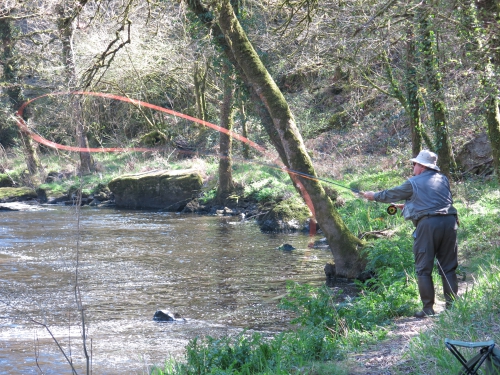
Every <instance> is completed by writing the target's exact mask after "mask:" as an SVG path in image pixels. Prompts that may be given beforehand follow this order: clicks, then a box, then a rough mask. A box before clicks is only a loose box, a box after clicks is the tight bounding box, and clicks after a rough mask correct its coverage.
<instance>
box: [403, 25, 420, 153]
mask: <svg viewBox="0 0 500 375" xmlns="http://www.w3.org/2000/svg"><path fill="white" fill-rule="evenodd" d="M415 48H416V47H415V36H414V34H413V30H410V31H409V32H408V40H407V44H406V85H405V86H406V98H407V99H406V102H407V108H408V112H409V113H408V115H409V118H410V132H411V153H412V156H413V157H416V156H417V155H418V153H419V152H420V151H421V150H422V122H421V120H420V102H419V99H418V81H417V67H416V64H417V59H416V56H415Z"/></svg>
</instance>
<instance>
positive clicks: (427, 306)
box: [360, 150, 458, 318]
mask: <svg viewBox="0 0 500 375" xmlns="http://www.w3.org/2000/svg"><path fill="white" fill-rule="evenodd" d="M411 161H412V162H413V177H411V178H409V179H408V180H407V181H405V182H404V183H403V184H401V185H400V186H397V187H394V188H392V189H387V190H383V191H380V192H373V191H367V192H363V193H360V194H361V195H362V196H363V197H365V198H366V199H368V200H370V201H377V202H384V203H390V202H396V201H401V200H405V201H406V202H405V204H404V205H397V206H398V207H399V208H402V210H403V216H404V218H405V219H406V220H411V221H412V222H413V224H414V225H415V227H416V229H415V231H414V232H413V255H414V257H415V269H416V272H417V280H418V291H419V294H420V299H421V300H422V304H423V308H422V311H419V312H417V313H416V314H415V315H414V316H415V317H416V318H425V317H427V316H431V315H434V309H433V307H434V284H433V281H432V269H433V267H434V258H436V259H437V261H438V267H439V274H440V275H441V279H442V282H443V292H444V296H445V299H446V308H450V307H451V305H452V303H453V299H454V298H455V297H456V295H457V292H458V280H457V275H456V268H457V266H458V257H457V229H458V219H457V210H456V209H455V207H453V199H452V195H451V190H450V183H449V181H448V179H447V178H446V176H444V175H443V174H441V173H439V167H438V166H437V165H436V162H437V155H436V154H435V153H433V152H430V151H428V150H422V151H421V152H420V153H419V154H418V156H417V157H416V158H413V159H411Z"/></svg>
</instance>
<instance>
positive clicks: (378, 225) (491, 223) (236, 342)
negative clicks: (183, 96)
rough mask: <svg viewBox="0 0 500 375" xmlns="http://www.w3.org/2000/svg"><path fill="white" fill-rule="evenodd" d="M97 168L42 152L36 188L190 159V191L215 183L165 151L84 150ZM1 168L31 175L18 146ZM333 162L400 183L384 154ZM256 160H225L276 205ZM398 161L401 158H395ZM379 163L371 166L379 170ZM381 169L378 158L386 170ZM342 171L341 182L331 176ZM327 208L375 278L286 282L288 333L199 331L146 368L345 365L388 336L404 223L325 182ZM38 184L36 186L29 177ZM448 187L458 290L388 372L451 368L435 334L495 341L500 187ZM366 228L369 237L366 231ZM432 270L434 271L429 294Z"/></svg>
mask: <svg viewBox="0 0 500 375" xmlns="http://www.w3.org/2000/svg"><path fill="white" fill-rule="evenodd" d="M96 162H97V163H99V164H98V165H99V166H100V167H99V169H98V171H97V172H96V173H94V174H91V175H88V176H77V175H75V174H74V173H70V172H74V170H75V169H76V164H77V162H76V160H75V159H72V158H70V157H69V156H66V155H51V156H44V159H43V163H44V166H45V169H46V171H47V173H48V172H50V171H53V172H58V173H63V174H64V173H65V172H68V173H66V176H67V177H64V178H62V179H60V180H57V181H54V182H50V183H41V184H40V185H39V186H41V187H43V188H44V189H46V190H47V195H51V194H63V193H65V192H67V191H69V190H70V189H72V188H73V187H75V186H83V188H84V189H86V190H88V191H89V192H91V191H92V190H93V189H95V187H96V186H98V185H99V184H107V183H108V182H109V181H110V180H111V179H112V178H114V177H115V176H118V175H120V174H124V173H134V172H144V171H148V170H154V169H181V168H193V167H194V168H198V169H199V170H201V171H202V174H203V176H204V183H205V184H204V186H205V187H204V191H203V194H202V196H201V197H200V198H201V199H204V200H207V201H209V200H210V198H211V197H213V196H214V192H215V189H216V185H217V176H216V173H217V160H216V159H211V158H205V159H202V158H193V159H183V160H176V159H174V158H173V157H171V156H169V155H162V154H103V155H96ZM1 163H2V167H3V169H4V170H5V173H6V174H7V175H9V176H10V178H12V179H13V180H15V181H16V182H17V183H18V184H19V185H29V184H33V181H32V180H30V179H29V178H28V177H27V176H26V173H25V172H24V169H23V168H24V167H23V160H22V157H21V155H19V154H16V152H15V151H10V152H9V153H8V154H6V155H4V156H3V157H2V159H1ZM350 163H351V164H349V165H348V166H344V167H342V166H339V165H337V166H336V168H337V171H340V172H341V173H339V174H336V175H333V174H331V175H328V173H329V172H328V171H327V170H321V168H318V169H319V170H321V171H322V172H323V174H322V175H321V177H325V178H329V179H332V180H333V181H335V182H337V183H339V184H341V185H343V186H347V187H355V188H358V189H361V190H368V189H369V190H378V189H383V188H388V187H391V186H394V185H397V184H400V183H401V182H403V181H404V180H405V178H406V177H408V174H409V166H408V165H406V164H404V163H403V164H396V165H395V166H390V163H389V162H388V161H387V160H381V159H377V160H374V159H372V160H371V161H370V162H369V163H366V164H357V165H353V164H352V160H351V161H350ZM264 164H266V163H265V162H264V161H263V162H262V163H260V164H259V163H235V166H234V179H235V181H236V182H237V183H238V184H239V186H241V187H242V191H243V192H244V194H245V195H246V196H247V197H253V198H254V199H255V200H257V201H259V202H276V201H279V200H281V199H282V198H283V197H284V196H291V195H294V194H296V192H295V190H294V189H293V186H292V184H291V182H289V179H288V177H287V176H286V175H285V174H284V173H283V172H282V171H280V170H279V169H276V168H268V167H266V166H265V165H264ZM397 165H400V166H401V167H398V166H397ZM382 166H383V167H382ZM388 166H389V167H388ZM336 176H337V177H338V176H342V177H343V179H342V180H340V179H339V180H335V177H336ZM325 186H327V187H328V188H329V189H336V190H337V191H338V196H339V198H338V202H337V203H338V210H339V213H340V214H341V216H342V218H343V220H344V221H345V223H346V225H348V227H349V228H350V230H351V231H352V232H353V233H355V234H357V235H359V236H363V238H365V239H366V240H367V244H366V247H365V251H366V256H367V258H368V268H369V270H370V271H371V272H372V273H373V274H374V275H376V277H374V278H372V279H369V280H368V281H367V282H365V283H361V282H357V284H358V288H359V290H360V292H359V294H358V295H356V296H351V297H348V298H347V299H345V298H340V297H339V296H338V295H336V294H335V293H333V292H332V289H330V288H328V287H327V286H324V287H321V288H316V287H310V286H308V285H299V284H295V283H289V284H288V286H287V287H288V295H287V296H286V297H285V298H284V299H283V300H282V301H281V306H282V308H284V309H287V310H289V311H292V312H294V314H295V319H294V321H293V324H294V325H293V327H291V329H290V331H288V332H285V333H281V334H279V335H276V336H275V337H271V338H269V337H264V336H262V335H260V334H257V333H254V334H249V333H247V332H242V333H241V334H240V335H238V336H236V337H222V338H212V337H199V338H197V339H195V340H193V341H191V342H190V343H189V345H188V346H187V347H186V357H185V360H184V361H173V360H167V361H166V363H165V364H164V365H161V366H157V367H155V368H152V369H151V373H152V374H157V375H160V374H168V375H176V374H235V375H236V374H325V375H326V374H352V373H353V372H352V368H351V367H350V366H351V365H352V363H351V362H349V361H348V358H349V356H350V353H356V352H363V351H364V350H365V349H366V347H367V346H368V345H371V346H373V345H375V346H376V345H380V344H381V343H383V342H385V341H387V340H390V335H389V333H390V332H391V330H392V329H393V328H394V322H395V321H396V320H398V319H401V318H404V317H410V316H412V314H413V312H414V311H415V310H416V309H417V308H418V307H419V299H418V293H417V288H416V281H415V273H414V266H413V254H412V252H411V247H412V239H411V238H412V237H411V233H412V231H413V227H412V225H411V223H408V222H405V221H404V220H403V218H402V217H401V216H400V215H395V216H390V215H388V214H387V212H386V208H387V205H386V204H381V203H373V202H366V201H365V200H362V199H359V198H358V197H357V196H355V195H353V194H352V193H350V191H349V190H348V189H342V188H340V187H338V186H335V185H330V184H325ZM36 187H38V186H36ZM452 190H453V193H454V199H455V206H456V207H457V209H458V211H459V216H460V229H459V232H458V233H459V264H460V275H461V277H460V278H461V279H462V280H463V279H464V278H465V281H462V282H461V289H463V290H464V292H461V293H460V296H459V299H458V300H457V301H456V303H455V305H454V308H453V309H451V310H447V311H444V312H442V313H441V314H439V315H438V316H437V317H435V318H433V323H434V324H432V325H431V327H430V328H429V329H427V330H424V331H422V333H421V334H420V335H418V336H417V337H415V338H413V339H412V340H411V341H410V343H409V346H408V349H407V350H406V351H405V353H406V357H405V358H404V366H402V365H401V366H398V365H396V366H395V367H394V368H391V371H392V372H391V373H396V374H397V373H401V374H434V373H440V374H455V373H457V372H458V370H459V367H460V366H459V363H458V361H457V360H456V359H455V358H454V357H453V356H452V355H451V354H450V353H449V352H447V351H446V349H445V347H444V339H445V338H446V337H448V338H451V339H455V340H464V341H485V340H488V339H494V340H496V341H497V342H499V343H500V325H499V321H500V319H499V316H500V315H499V314H500V293H498V290H500V187H499V185H498V182H497V181H496V180H495V179H483V178H480V179H479V178H474V177H469V178H468V179H462V180H460V181H456V182H455V183H454V184H453V186H452ZM375 234H377V235H378V237H379V238H377V239H374V238H375V236H374V235H375ZM381 234H382V235H381ZM439 283H440V278H439V276H438V275H437V273H436V274H435V285H436V290H437V297H438V299H441V300H442V299H443V297H442V294H441V286H440V284H439Z"/></svg>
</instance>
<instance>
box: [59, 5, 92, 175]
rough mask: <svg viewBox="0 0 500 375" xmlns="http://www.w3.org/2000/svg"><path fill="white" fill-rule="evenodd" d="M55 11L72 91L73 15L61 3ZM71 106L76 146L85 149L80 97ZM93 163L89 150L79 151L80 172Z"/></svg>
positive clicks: (90, 170)
mask: <svg viewBox="0 0 500 375" xmlns="http://www.w3.org/2000/svg"><path fill="white" fill-rule="evenodd" d="M56 12H57V14H58V16H59V19H58V24H57V27H58V30H59V36H60V39H61V44H62V59H63V64H64V68H65V72H66V84H67V85H68V90H69V91H73V90H74V89H75V88H76V87H77V84H76V80H77V78H76V70H75V60H74V54H73V46H72V40H73V17H71V16H68V15H67V14H66V11H65V8H64V5H63V4H58V5H56ZM71 108H72V119H73V121H74V122H75V123H76V139H77V142H78V147H80V148H82V149H87V148H88V147H89V144H88V140H87V136H86V132H85V126H84V120H83V114H82V105H81V102H80V99H77V98H73V99H72V104H71ZM93 165H94V163H93V160H92V156H91V154H90V152H84V151H80V173H83V174H86V173H90V172H92V171H93V169H94V167H93Z"/></svg>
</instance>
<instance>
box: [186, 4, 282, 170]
mask: <svg viewBox="0 0 500 375" xmlns="http://www.w3.org/2000/svg"><path fill="white" fill-rule="evenodd" d="M185 1H186V3H187V5H188V6H189V9H191V11H192V12H193V13H194V14H196V16H197V17H198V20H199V21H200V22H202V23H203V24H204V25H205V26H206V27H207V28H208V29H209V30H210V33H211V34H212V35H214V38H215V42H216V43H217V44H218V45H219V46H220V47H221V49H222V51H223V52H224V54H225V56H226V57H227V59H228V60H229V61H230V62H231V64H232V65H233V66H234V68H235V69H236V71H237V73H238V75H239V77H240V78H241V79H242V80H243V82H245V85H246V86H247V87H248V90H249V93H250V97H251V100H252V103H253V104H254V106H255V111H256V112H257V114H258V115H259V117H260V119H261V122H262V125H263V126H264V129H265V130H266V132H267V134H268V135H269V138H270V139H271V142H272V144H273V145H274V147H275V149H276V151H277V152H278V155H279V157H280V159H281V160H286V154H285V150H284V149H283V146H282V145H281V141H280V138H279V135H278V132H277V130H276V128H275V127H274V124H273V120H272V118H271V116H270V115H269V112H268V110H267V108H266V106H265V105H264V104H263V103H262V102H261V100H260V98H259V95H258V94H257V92H256V91H255V90H254V88H253V87H252V86H251V85H250V84H249V82H248V79H247V78H246V77H245V74H244V73H243V71H242V69H241V67H240V66H239V65H238V63H237V61H236V59H235V57H234V54H233V52H232V50H231V48H229V45H228V43H227V41H226V39H225V37H224V34H223V33H222V30H221V29H220V27H219V25H218V24H217V23H216V22H215V21H214V16H213V13H212V12H211V11H210V9H208V8H207V7H205V6H204V5H203V4H202V3H201V1H200V0H185ZM287 167H288V165H287Z"/></svg>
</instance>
